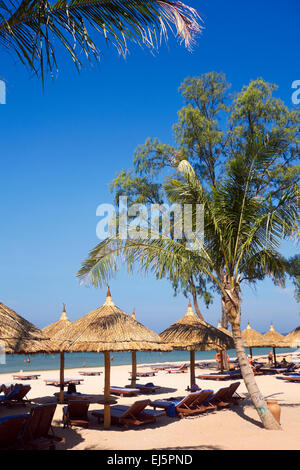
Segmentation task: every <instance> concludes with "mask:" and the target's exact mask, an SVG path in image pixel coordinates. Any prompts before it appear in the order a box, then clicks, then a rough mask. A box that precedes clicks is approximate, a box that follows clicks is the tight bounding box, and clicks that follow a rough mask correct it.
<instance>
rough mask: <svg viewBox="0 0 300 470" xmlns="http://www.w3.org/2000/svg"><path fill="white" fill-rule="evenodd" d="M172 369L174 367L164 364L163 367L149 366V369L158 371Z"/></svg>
mask: <svg viewBox="0 0 300 470" xmlns="http://www.w3.org/2000/svg"><path fill="white" fill-rule="evenodd" d="M172 367H173V368H175V366H172V364H165V365H164V366H156V365H154V366H151V369H153V370H157V371H159V370H165V369H171V368H172Z"/></svg>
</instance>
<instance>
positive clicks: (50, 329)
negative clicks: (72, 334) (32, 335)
mask: <svg viewBox="0 0 300 470" xmlns="http://www.w3.org/2000/svg"><path fill="white" fill-rule="evenodd" d="M70 324H71V321H70V320H69V319H68V317H67V313H66V308H65V304H63V311H62V314H61V317H60V319H59V320H58V321H56V322H55V323H52V324H51V325H48V326H46V327H45V328H43V329H42V332H43V333H44V334H45V335H46V336H48V337H49V338H51V339H55V336H56V335H57V334H58V333H61V332H62V330H63V329H64V328H66V327H68V326H69V325H70Z"/></svg>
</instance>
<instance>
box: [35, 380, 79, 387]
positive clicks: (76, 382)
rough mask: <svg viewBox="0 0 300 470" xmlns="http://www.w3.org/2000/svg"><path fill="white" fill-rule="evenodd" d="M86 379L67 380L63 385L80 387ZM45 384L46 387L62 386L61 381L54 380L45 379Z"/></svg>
mask: <svg viewBox="0 0 300 470" xmlns="http://www.w3.org/2000/svg"><path fill="white" fill-rule="evenodd" d="M83 380H84V379H65V380H64V382H63V384H64V387H66V386H67V385H69V384H74V385H80V384H81V382H83ZM44 382H45V383H46V385H54V386H55V387H59V386H60V380H53V379H45V380H44Z"/></svg>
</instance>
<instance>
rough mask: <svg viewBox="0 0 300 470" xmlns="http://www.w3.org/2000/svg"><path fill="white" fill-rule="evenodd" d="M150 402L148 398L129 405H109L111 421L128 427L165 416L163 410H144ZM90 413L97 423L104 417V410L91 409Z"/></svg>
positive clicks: (147, 422) (151, 421)
mask: <svg viewBox="0 0 300 470" xmlns="http://www.w3.org/2000/svg"><path fill="white" fill-rule="evenodd" d="M150 403H151V401H150V400H140V401H136V402H135V403H134V404H133V405H131V406H122V405H114V406H111V407H110V414H111V422H112V423H114V424H119V425H121V426H124V427H126V428H129V427H130V426H141V425H144V424H149V423H154V422H155V421H156V418H158V417H160V416H165V414H166V413H165V411H161V410H157V411H155V410H146V409H145V408H146V406H148V405H150ZM92 415H93V416H95V417H96V418H97V419H98V422H99V423H101V422H102V421H103V418H104V410H96V411H93V412H92Z"/></svg>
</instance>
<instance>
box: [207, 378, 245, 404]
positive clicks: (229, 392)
mask: <svg viewBox="0 0 300 470" xmlns="http://www.w3.org/2000/svg"><path fill="white" fill-rule="evenodd" d="M239 386H240V382H235V383H233V384H231V385H229V387H224V388H220V389H219V390H218V391H217V392H216V393H214V394H213V395H211V396H210V397H209V398H208V399H207V400H206V401H205V402H204V404H205V405H207V404H211V405H216V406H217V407H218V408H225V407H228V406H230V405H231V404H233V405H237V404H238V402H239V400H242V397H241V396H240V395H238V394H237V393H236V390H237V389H238V387H239Z"/></svg>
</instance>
